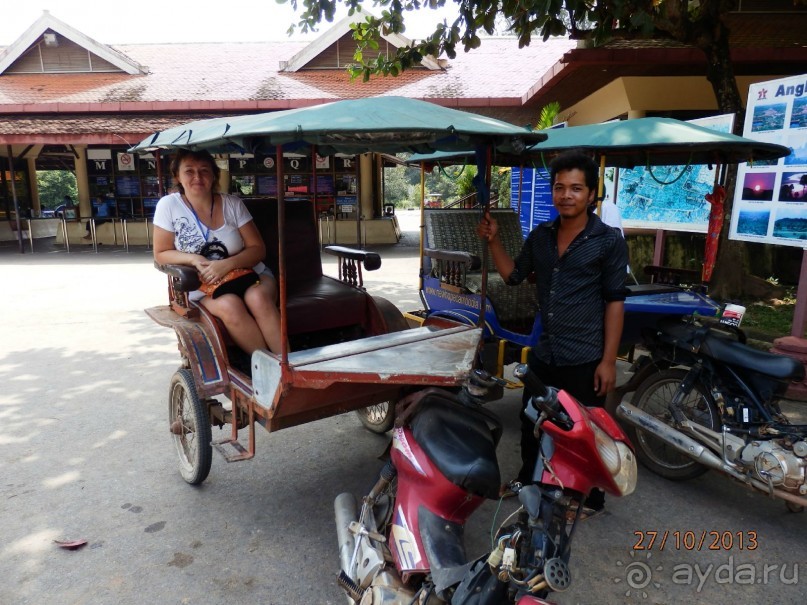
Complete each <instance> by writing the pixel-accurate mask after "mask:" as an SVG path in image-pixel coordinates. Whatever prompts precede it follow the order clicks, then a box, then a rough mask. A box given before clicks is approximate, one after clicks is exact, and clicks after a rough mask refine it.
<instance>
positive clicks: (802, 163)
mask: <svg viewBox="0 0 807 605" xmlns="http://www.w3.org/2000/svg"><path fill="white" fill-rule="evenodd" d="M805 93H807V75H801V76H794V77H790V78H782V79H779V80H771V81H769V82H761V83H759V84H752V85H751V86H750V87H749V89H748V107H747V109H746V114H745V125H744V130H743V136H745V137H748V138H749V139H756V140H758V141H764V142H766V143H778V144H779V145H784V146H786V147H789V148H790V150H791V151H790V155H789V156H787V157H784V158H780V159H779V160H772V161H770V162H755V163H754V164H748V163H745V164H741V165H740V167H739V171H738V174H737V186H736V187H735V190H734V206H733V211H732V213H731V223H730V227H729V238H731V239H735V240H741V241H747V242H759V243H765V244H779V245H784V246H795V247H799V248H807V95H805Z"/></svg>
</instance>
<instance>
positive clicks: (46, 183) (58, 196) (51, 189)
mask: <svg viewBox="0 0 807 605" xmlns="http://www.w3.org/2000/svg"><path fill="white" fill-rule="evenodd" d="M36 181H37V186H38V187H39V203H40V205H41V206H42V208H49V209H51V210H52V209H54V208H56V206H58V205H59V204H61V203H62V200H64V196H66V195H69V196H70V198H71V199H72V200H73V201H74V202H76V201H77V199H78V186H77V185H76V175H75V174H73V173H72V172H70V171H69V170H37V171H36Z"/></svg>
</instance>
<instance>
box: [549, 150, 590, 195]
mask: <svg viewBox="0 0 807 605" xmlns="http://www.w3.org/2000/svg"><path fill="white" fill-rule="evenodd" d="M575 168H577V169H578V170H582V171H583V174H585V176H586V187H588V188H589V189H591V190H592V191H597V183H598V182H599V177H600V171H599V168H597V163H596V162H595V161H594V160H592V159H591V158H590V157H589V156H587V155H586V154H585V153H583V152H582V151H564V152H563V153H561V154H560V155H559V156H557V157H555V159H553V160H552V161H551V162H550V163H549V176H550V179H549V182H550V183H551V184H552V185H554V184H555V177H556V176H557V174H558V172H561V171H563V170H574V169H575Z"/></svg>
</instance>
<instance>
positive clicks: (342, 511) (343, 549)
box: [333, 493, 359, 576]
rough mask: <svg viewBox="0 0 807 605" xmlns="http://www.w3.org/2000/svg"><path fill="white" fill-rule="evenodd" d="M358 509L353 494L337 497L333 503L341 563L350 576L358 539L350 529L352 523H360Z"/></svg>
mask: <svg viewBox="0 0 807 605" xmlns="http://www.w3.org/2000/svg"><path fill="white" fill-rule="evenodd" d="M357 510H358V507H357V505H356V497H355V496H354V495H353V494H349V493H343V494H339V495H338V496H336V499H335V500H334V501H333V512H334V515H335V517H336V537H337V540H338V541H339V563H340V565H341V566H342V571H344V572H345V573H346V574H347V575H348V576H350V572H351V570H350V569H348V568H349V567H350V560H351V559H352V558H353V551H354V550H356V539H355V537H354V536H353V533H352V532H351V531H350V530H349V529H348V527H349V526H350V524H351V523H353V522H354V521H358V518H359V517H358V513H357Z"/></svg>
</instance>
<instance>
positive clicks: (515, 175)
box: [510, 168, 558, 239]
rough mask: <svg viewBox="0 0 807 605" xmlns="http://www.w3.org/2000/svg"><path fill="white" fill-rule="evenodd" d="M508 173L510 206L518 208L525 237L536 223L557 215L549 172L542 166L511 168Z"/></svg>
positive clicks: (549, 219)
mask: <svg viewBox="0 0 807 605" xmlns="http://www.w3.org/2000/svg"><path fill="white" fill-rule="evenodd" d="M510 174H511V177H510V207H511V208H516V209H517V210H518V216H519V221H520V222H521V232H522V233H523V234H524V238H525V239H526V237H527V235H529V233H530V231H532V230H533V228H535V226H536V225H538V223H543V222H545V221H551V220H552V219H554V218H555V217H556V216H557V215H558V211H557V210H555V206H553V205H552V188H551V187H550V186H549V172H547V171H546V170H544V169H543V168H540V169H539V168H523V169H522V168H513V170H512V172H511V173H510ZM519 181H520V187H521V199H520V200H519V193H518V192H519Z"/></svg>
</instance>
